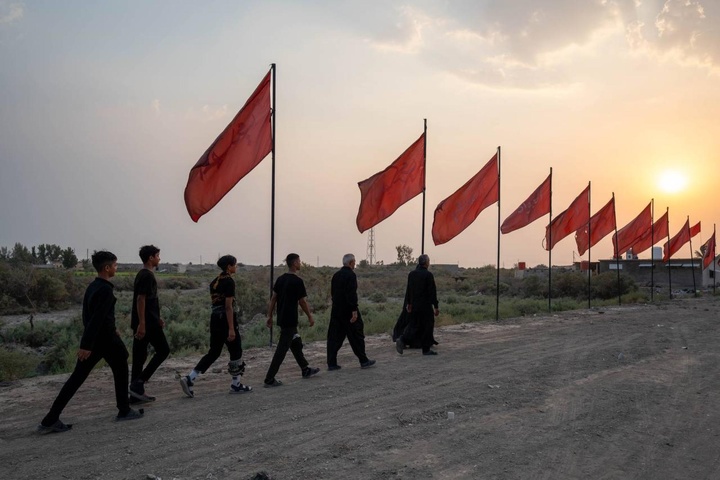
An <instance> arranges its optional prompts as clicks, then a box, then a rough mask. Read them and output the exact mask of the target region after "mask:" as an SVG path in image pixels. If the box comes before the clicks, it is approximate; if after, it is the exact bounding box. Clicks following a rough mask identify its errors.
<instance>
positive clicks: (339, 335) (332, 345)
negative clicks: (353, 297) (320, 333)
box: [327, 312, 368, 367]
mask: <svg viewBox="0 0 720 480" xmlns="http://www.w3.org/2000/svg"><path fill="white" fill-rule="evenodd" d="M345 338H347V340H348V343H349V344H350V348H352V351H353V353H354V354H355V356H356V357H357V358H358V360H359V361H360V363H361V364H362V363H365V362H367V361H368V358H367V355H365V334H364V325H363V321H362V317H361V316H360V312H358V318H357V320H356V321H355V323H350V319H349V318H347V319H342V320H340V319H337V318H331V319H330V325H329V326H328V335H327V364H328V366H330V367H332V366H335V365H337V354H338V352H339V351H340V348H341V347H342V345H343V342H345Z"/></svg>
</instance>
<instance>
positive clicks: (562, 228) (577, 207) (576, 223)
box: [545, 185, 590, 250]
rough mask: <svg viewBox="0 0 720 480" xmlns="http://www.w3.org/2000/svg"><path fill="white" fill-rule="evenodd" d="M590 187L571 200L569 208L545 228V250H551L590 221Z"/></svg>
mask: <svg viewBox="0 0 720 480" xmlns="http://www.w3.org/2000/svg"><path fill="white" fill-rule="evenodd" d="M589 206H590V185H588V186H587V187H585V190H583V191H582V193H580V195H578V196H577V198H575V200H573V202H572V203H571V204H570V206H569V207H568V208H567V210H565V211H564V212H562V213H561V214H560V215H558V216H557V217H555V218H554V219H553V221H552V222H550V225H548V226H547V227H545V250H552V248H553V247H554V246H555V245H556V244H557V243H558V242H559V241H560V240H562V239H563V238H565V237H567V236H568V235H570V234H571V233H573V232H575V231H577V230H578V229H579V228H580V227H582V226H583V225H587V223H588V221H589V220H590V212H589V209H590V207H589Z"/></svg>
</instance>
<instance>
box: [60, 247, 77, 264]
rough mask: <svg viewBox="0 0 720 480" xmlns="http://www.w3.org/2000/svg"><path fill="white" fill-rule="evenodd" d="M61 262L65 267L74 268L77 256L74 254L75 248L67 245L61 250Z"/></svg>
mask: <svg viewBox="0 0 720 480" xmlns="http://www.w3.org/2000/svg"><path fill="white" fill-rule="evenodd" d="M62 264H63V267H65V268H75V267H76V266H77V264H78V258H77V256H76V255H75V250H73V249H72V248H70V247H67V248H66V249H65V250H63V251H62Z"/></svg>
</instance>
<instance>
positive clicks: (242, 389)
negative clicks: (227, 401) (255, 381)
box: [230, 383, 252, 393]
mask: <svg viewBox="0 0 720 480" xmlns="http://www.w3.org/2000/svg"><path fill="white" fill-rule="evenodd" d="M250 392H252V387H251V386H250V385H243V384H242V383H241V384H240V385H238V386H235V385H230V393H250Z"/></svg>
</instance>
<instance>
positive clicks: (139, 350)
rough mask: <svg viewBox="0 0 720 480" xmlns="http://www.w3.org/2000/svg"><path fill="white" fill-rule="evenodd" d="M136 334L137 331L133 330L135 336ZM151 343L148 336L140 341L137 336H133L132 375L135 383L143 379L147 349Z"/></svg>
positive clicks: (131, 377) (131, 378)
mask: <svg viewBox="0 0 720 480" xmlns="http://www.w3.org/2000/svg"><path fill="white" fill-rule="evenodd" d="M134 333H135V330H133V334H134ZM149 341H150V339H149V338H148V335H147V334H146V335H145V336H144V337H143V338H142V339H140V340H138V339H137V338H135V336H134V335H133V344H132V370H131V375H130V380H131V382H135V381H136V380H138V379H140V378H141V377H142V372H143V366H144V365H145V361H146V360H147V347H148V343H149Z"/></svg>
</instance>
